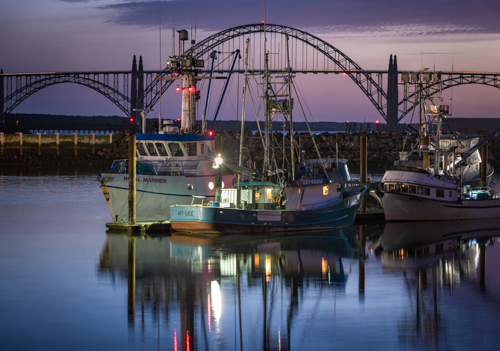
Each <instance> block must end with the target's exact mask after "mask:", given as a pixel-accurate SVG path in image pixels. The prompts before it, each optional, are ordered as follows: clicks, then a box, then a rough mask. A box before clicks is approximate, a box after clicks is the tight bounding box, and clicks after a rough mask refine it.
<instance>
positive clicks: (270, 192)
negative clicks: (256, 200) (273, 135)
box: [266, 188, 273, 200]
mask: <svg viewBox="0 0 500 351" xmlns="http://www.w3.org/2000/svg"><path fill="white" fill-rule="evenodd" d="M272 198H273V189H271V188H267V189H266V199H268V200H271V199H272Z"/></svg>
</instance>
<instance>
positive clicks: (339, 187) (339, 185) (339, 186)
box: [337, 183, 342, 191]
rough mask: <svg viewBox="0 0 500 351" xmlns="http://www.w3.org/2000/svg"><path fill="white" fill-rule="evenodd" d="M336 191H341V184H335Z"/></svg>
mask: <svg viewBox="0 0 500 351" xmlns="http://www.w3.org/2000/svg"><path fill="white" fill-rule="evenodd" d="M337 191H342V183H337Z"/></svg>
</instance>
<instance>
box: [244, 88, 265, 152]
mask: <svg viewBox="0 0 500 351" xmlns="http://www.w3.org/2000/svg"><path fill="white" fill-rule="evenodd" d="M248 93H249V94H250V101H252V108H253V113H254V115H255V120H256V121H257V128H258V129H259V135H260V140H261V141H262V147H265V145H266V143H265V142H264V136H263V135H262V130H261V129H260V123H259V117H258V116H257V111H255V104H254V102H253V95H252V89H248Z"/></svg>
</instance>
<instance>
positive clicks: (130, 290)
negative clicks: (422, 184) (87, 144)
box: [0, 167, 500, 350]
mask: <svg viewBox="0 0 500 351" xmlns="http://www.w3.org/2000/svg"><path fill="white" fill-rule="evenodd" d="M95 178H96V174H95V173H93V172H91V171H88V170H87V171H84V172H82V171H74V170H70V171H60V172H58V173H56V172H55V171H48V170H43V169H19V168H17V169H7V168H6V167H4V168H2V169H0V223H1V226H0V282H1V283H0V316H1V318H0V349H1V350H114V349H117V350H118V349H119V350H186V349H188V350H240V349H242V350H332V349H336V350H497V349H498V345H499V342H500V334H499V333H498V329H499V327H500V242H499V237H500V219H499V220H488V221H466V222H452V223H438V224H436V223H413V224H401V223H396V224H386V225H385V226H384V225H369V226H356V227H350V228H346V229H343V230H338V231H329V232H317V233H315V232H308V233H298V234H293V235H289V236H278V237H270V238H258V237H229V238H206V237H196V238H195V237H190V236H183V235H175V234H174V235H172V236H157V237H147V238H141V237H137V238H130V237H128V236H124V235H118V234H112V233H107V232H106V227H105V223H106V222H108V221H110V215H109V212H108V209H107V206H106V203H105V202H104V199H103V196H102V193H101V191H100V189H99V183H98V182H97V181H96V180H95Z"/></svg>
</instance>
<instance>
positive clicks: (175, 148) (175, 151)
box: [168, 143, 184, 156]
mask: <svg viewBox="0 0 500 351" xmlns="http://www.w3.org/2000/svg"><path fill="white" fill-rule="evenodd" d="M168 149H169V150H170V154H171V155H172V156H184V153H183V152H182V148H181V145H180V144H179V143H169V144H168Z"/></svg>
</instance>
